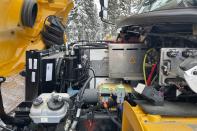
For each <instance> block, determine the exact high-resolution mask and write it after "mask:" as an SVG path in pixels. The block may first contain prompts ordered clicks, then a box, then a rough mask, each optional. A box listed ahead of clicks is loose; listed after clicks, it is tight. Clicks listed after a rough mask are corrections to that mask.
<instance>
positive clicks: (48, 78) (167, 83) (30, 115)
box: [0, 23, 197, 131]
mask: <svg viewBox="0 0 197 131" xmlns="http://www.w3.org/2000/svg"><path fill="white" fill-rule="evenodd" d="M59 25H61V24H59ZM49 26H50V25H49ZM56 26H58V24H57V25H56ZM45 28H46V27H45ZM48 28H51V27H48ZM46 31H47V32H45V30H43V32H42V34H45V35H43V39H44V40H45V41H46V39H47V37H46V34H47V35H49V34H53V35H55V33H54V32H50V31H49V30H46ZM59 37H62V35H61V36H59ZM58 39H61V38H58ZM53 42H54V41H53V39H51V40H50V41H47V45H48V46H50V48H48V49H45V50H42V51H38V50H30V51H27V52H26V70H25V78H26V92H25V95H26V101H25V102H23V103H21V105H19V106H18V107H17V109H16V110H15V111H13V114H14V115H13V116H9V115H7V114H5V112H4V109H3V103H2V98H1V97H0V98H1V99H0V103H1V104H0V109H1V111H0V116H1V118H2V121H3V122H4V123H5V124H6V125H7V127H9V129H7V130H17V131H20V130H21V131H26V130H32V131H34V130H35V131H37V130H49V131H53V130H57V131H61V130H62V131H73V130H77V131H78V130H79V131H84V130H94V131H97V130H99V131H100V130H101V131H108V130H114V131H115V130H117V131H119V130H121V128H122V127H121V126H122V125H121V123H122V114H123V112H124V109H123V105H124V101H127V102H128V103H129V104H130V105H132V106H136V105H139V106H140V107H141V108H142V109H143V110H144V111H145V112H146V113H149V114H157V115H159V114H162V115H170V116H179V117H180V116H181V117H183V116H182V115H180V114H181V113H182V114H184V113H185V112H186V113H185V114H184V117H187V116H190V117H191V116H192V115H191V114H189V113H188V112H187V110H189V109H194V106H191V105H192V104H194V103H196V100H197V99H196V97H197V95H196V93H197V88H196V87H195V85H196V84H197V83H196V81H197V80H196V79H197V77H196V75H197V62H196V57H197V53H196V52H197V46H196V43H197V37H196V25H194V24H186V23H184V24H179V23H175V24H155V25H151V26H126V27H123V28H122V29H121V31H120V33H119V35H118V37H117V40H116V41H114V42H109V41H77V42H74V43H67V44H66V45H61V44H60V45H58V44H52V43H53ZM49 43H50V44H49ZM55 43H57V41H55ZM98 54H100V55H99V56H97V55H98ZM4 80H5V79H4V78H3V77H2V78H1V79H0V83H2V82H4ZM147 103H148V104H147ZM185 103H187V106H185V107H184V106H183V105H185ZM174 106H177V107H181V108H182V109H183V110H181V109H180V110H167V109H169V108H173V107H174ZM190 107H191V108H190ZM186 108H187V110H185V109H186ZM155 109H157V111H159V112H156V111H155ZM173 109H174V108H173ZM177 112H180V113H177ZM183 112H184V113H183ZM192 113H193V116H197V115H194V114H197V112H196V111H195V110H193V111H192ZM101 125H102V127H101ZM2 127H3V126H2ZM3 128H4V127H3ZM5 128H6V127H5ZM5 128H4V129H5ZM5 130H6V129H5Z"/></svg>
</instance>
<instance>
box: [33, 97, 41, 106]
mask: <svg viewBox="0 0 197 131" xmlns="http://www.w3.org/2000/svg"><path fill="white" fill-rule="evenodd" d="M42 103H43V100H42V98H41V97H38V98H36V99H35V100H34V101H33V105H34V106H39V105H41V104H42Z"/></svg>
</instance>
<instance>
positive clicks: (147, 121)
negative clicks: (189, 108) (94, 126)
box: [122, 102, 197, 131]
mask: <svg viewBox="0 0 197 131" xmlns="http://www.w3.org/2000/svg"><path fill="white" fill-rule="evenodd" d="M195 130H197V118H195V117H192V118H191V117H170V116H169V117H167V116H160V115H150V114H146V113H144V112H143V111H142V109H141V108H140V107H139V106H135V107H134V106H131V105H130V104H129V103H128V102H124V112H123V121H122V131H195Z"/></svg>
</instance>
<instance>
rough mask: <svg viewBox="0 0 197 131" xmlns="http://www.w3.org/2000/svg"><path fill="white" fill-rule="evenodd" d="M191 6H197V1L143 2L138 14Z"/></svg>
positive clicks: (151, 0) (159, 0)
mask: <svg viewBox="0 0 197 131" xmlns="http://www.w3.org/2000/svg"><path fill="white" fill-rule="evenodd" d="M191 6H197V0H144V1H143V2H142V3H141V5H140V7H139V10H138V13H144V12H149V11H154V10H164V9H171V8H179V7H180V8H181V7H182V8H184V7H185V8H186V7H191Z"/></svg>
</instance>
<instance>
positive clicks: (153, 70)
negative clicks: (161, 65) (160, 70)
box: [146, 64, 157, 86]
mask: <svg viewBox="0 0 197 131" xmlns="http://www.w3.org/2000/svg"><path fill="white" fill-rule="evenodd" d="M156 67H157V64H153V65H152V68H151V72H150V74H149V76H148V79H147V81H146V82H147V86H150V85H151V80H152V77H153V74H154V72H155V69H156Z"/></svg>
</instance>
